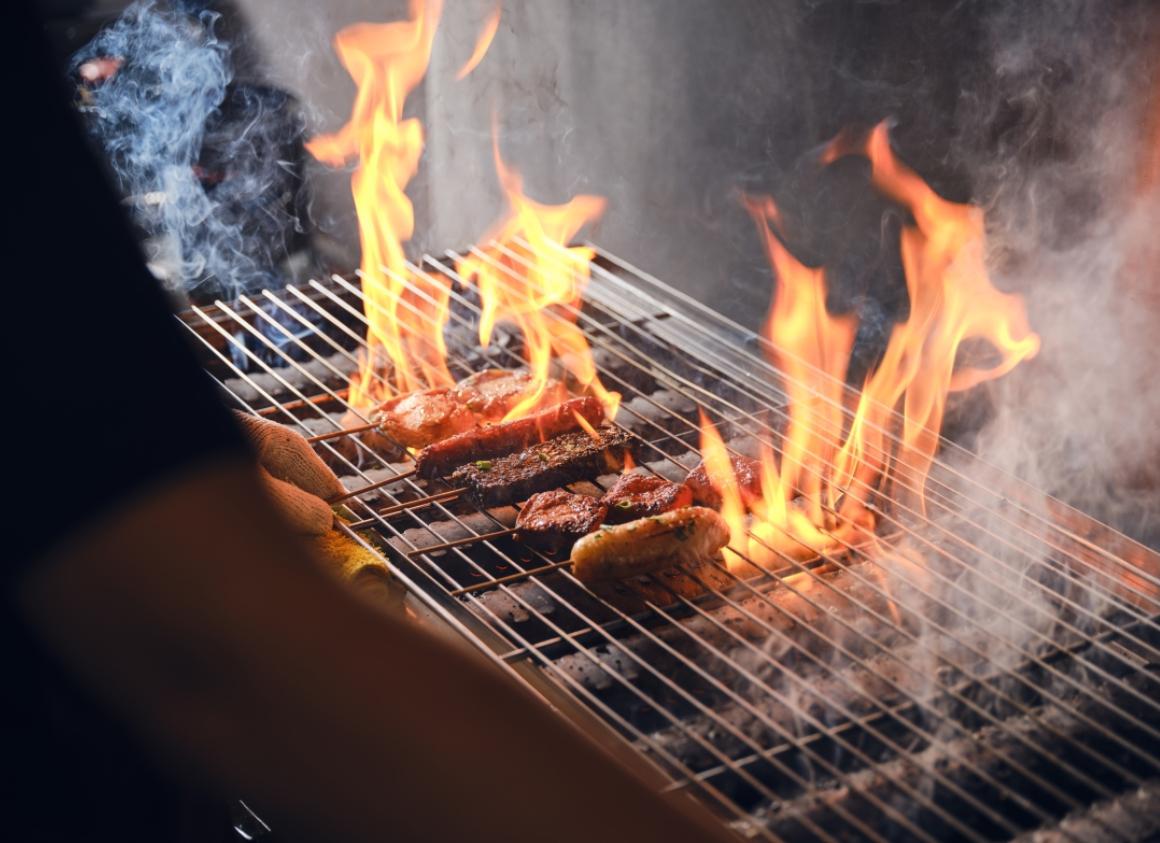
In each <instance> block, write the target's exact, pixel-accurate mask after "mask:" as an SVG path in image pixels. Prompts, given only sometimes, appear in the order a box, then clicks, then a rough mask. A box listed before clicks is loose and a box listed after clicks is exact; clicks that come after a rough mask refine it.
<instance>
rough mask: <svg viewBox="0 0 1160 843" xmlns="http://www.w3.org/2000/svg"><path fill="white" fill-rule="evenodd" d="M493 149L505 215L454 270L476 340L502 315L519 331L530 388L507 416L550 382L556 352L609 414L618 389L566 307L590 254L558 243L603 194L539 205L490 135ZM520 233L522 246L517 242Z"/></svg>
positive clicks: (593, 211)
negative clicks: (604, 376) (470, 286)
mask: <svg viewBox="0 0 1160 843" xmlns="http://www.w3.org/2000/svg"><path fill="white" fill-rule="evenodd" d="M492 149H493V153H494V158H495V169H496V173H497V174H498V175H499V182H500V185H501V187H502V188H503V191H504V195H505V196H506V197H507V201H508V206H509V208H510V214H509V215H508V216H507V217H506V218H505V219H503V220H502V221H501V222H500V223H499V224H498V225H496V226H495V227H494V228H493V229H492V230H491V231H490V232H489V233H488V234H487V236H486V237H485V238H484V240H483V242H485V243H491V244H492V245H490V246H487V247H485V248H484V249H483V250H481V252H480V253H479V254H475V255H471V256H469V257H467V258H465V259H464V260H461V261H460V262H459V263H458V265H457V267H456V268H457V270H458V272H459V274H460V276H461V277H462V278H463V279H464V280H465V281H467V282H468V283H474V284H475V285H476V287H477V288H478V289H479V297H480V303H481V309H482V312H481V314H480V320H479V341H480V344H481V345H483V346H484V347H485V348H486V347H487V345H488V343H489V342H490V341H491V334H492V331H493V330H494V328H495V325H496V323H498V322H501V321H504V320H507V321H511V322H514V323H515V324H516V326H518V328H519V329H520V331H521V333H522V334H523V337H524V353H525V356H526V358H527V361H528V369H529V371H530V372H531V374H532V377H533V381H534V386H533V388H532V389H531V390H530V391H529V393H528V394H527V395H526V396H525V397H524V399H523V400H522V401H521V402H519V403H518V404H517V405H516V406H515V407H513V408H512V410H511V411H510V412H509V413H508V415H507V418H518V417H519V416H522V415H525V414H526V413H527V412H528V411H529V410H530V409H532V408H533V407H535V406H536V404H537V403H538V401H539V398H540V395H541V393H542V392H543V391H544V389H545V387H546V385H547V384H548V383H549V382H550V377H551V376H550V367H551V363H552V360H553V358H558V359H559V362H560V363H561V365H563V366H564V368H566V369H567V370H568V371H569V372H570V373H571V374H572V376H573V378H574V379H575V380H576V381H577V383H579V384H580V386H581V387H582V388H584V389H587V390H590V391H591V392H592V394H593V395H595V396H596V397H597V398H598V399H599V400H600V402H601V403H602V404H604V407H605V413H606V415H607V416H608V418H610V419H611V418H613V417H615V415H616V410H617V408H618V406H619V403H620V395H619V394H618V393H615V392H609V391H608V390H607V389H605V388H604V385H603V384H602V383H601V382H600V378H599V377H598V376H597V373H596V366H595V364H594V363H593V362H592V353H591V350H590V349H589V347H588V340H587V339H586V338H585V337H584V332H583V331H581V330H580V328H579V327H577V325H576V323H575V318H576V317H575V314H574V313H573V312H572V311H571V308H578V307H579V306H580V303H581V298H582V296H583V293H584V288H585V287H586V286H587V284H588V280H589V277H590V274H589V273H590V271H589V266H590V264H591V262H592V258H593V256H594V253H593V251H592V250H591V249H588V248H584V247H579V246H576V247H568V246H566V245H565V244H567V243H568V242H569V241H570V240H571V239H572V238H573V237H574V236H575V235H576V232H578V231H579V230H580V229H581V228H582V227H583V226H584V225H585V224H587V223H589V222H591V221H592V220H595V219H596V218H597V217H599V216H600V214H601V213H603V211H604V205H605V202H604V199H602V198H601V197H599V196H585V195H581V196H574V197H573V198H572V199H570V200H569V201H568V202H566V203H565V204H563V205H543V204H540V203H539V202H536V201H534V200H532V199H529V198H528V197H527V196H525V195H524V192H523V179H522V178H521V177H520V174H519V173H518V172H516V171H515V170H514V169H512V168H510V167H508V166H507V165H506V164H504V161H503V158H502V157H500V152H499V140H498V137H496V136H494V135H493V138H492ZM521 239H522V240H523V241H525V243H526V245H524V244H521V243H519V241H520V240H521ZM513 254H515V255H517V256H516V257H513Z"/></svg>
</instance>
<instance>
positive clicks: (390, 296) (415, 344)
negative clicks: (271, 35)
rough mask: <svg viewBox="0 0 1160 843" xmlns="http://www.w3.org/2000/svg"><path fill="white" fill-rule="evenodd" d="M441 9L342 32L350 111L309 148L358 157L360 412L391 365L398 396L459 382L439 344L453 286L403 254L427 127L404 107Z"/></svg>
mask: <svg viewBox="0 0 1160 843" xmlns="http://www.w3.org/2000/svg"><path fill="white" fill-rule="evenodd" d="M441 9H442V2H441V0H426V2H423V0H412V2H411V4H410V14H411V17H410V19H409V20H403V21H393V22H391V23H358V24H354V25H352V26H348V27H346V28H345V29H343V30H342V31H341V32H339V33H338V35H337V36H335V39H334V47H335V51H336V52H337V53H338V56H339V59H340V60H341V61H342V64H343V67H345V68H346V70H347V72H348V73H350V76H351V78H352V79H353V80H354V82H355V84H356V85H357V88H358V92H357V94H356V97H355V101H354V108H353V110H352V112H351V116H350V120H349V121H347V123H346V125H344V126H343V127H342V128H341V129H339V130H338V131H337V132H334V133H333V134H329V135H322V136H319V137H316V138H314V139H313V140H311V141H310V142H309V143H307V144H306V148H307V149H308V150H309V151H310V153H311V154H312V155H313V156H314V157H315V158H317V159H318V160H319V161H321V162H323V163H325V164H329V165H331V166H333V167H343V166H346V165H348V164H350V163H352V162H355V163H356V167H355V169H354V172H353V173H352V175H351V193H352V194H353V196H354V205H355V211H356V212H357V214H358V225H359V242H360V245H361V247H362V261H361V273H360V274H361V278H362V287H363V295H364V298H365V303H364V311H365V314H366V318H367V347H368V349H369V354H367V355H365V356H364V357H363V358H362V359H361V364H360V367H359V371H358V373H357V374H356V375H355V376H354V377H353V379H352V380H351V384H350V394H349V396H348V402H349V403H350V405H351V406H352V407H353V408H354V409H356V410H363V409H366V408H368V407H371V406H374V405H376V404H378V403H381V401H382V400H383V399H385V398H387V397H389V392H390V387H389V386H388V385H387V381H386V380H385V379H380V378H378V377H376V374H377V373H378V372H385V371H387V370H388V369H389V371H390V374H391V380H392V381H393V384H394V388H395V389H396V390H398V391H399V392H406V391H410V390H414V389H419V388H423V387H427V386H447V385H450V384H451V383H453V380H452V378H451V375H450V373H449V372H448V371H447V366H446V363H445V357H446V349H445V348H444V346H443V325H444V323H445V322H446V318H447V296H448V294H449V287H448V285H447V284H445V283H444V282H442V281H437V280H435V279H432V278H429V277H428V278H425V279H424V278H418V277H415V276H413V274H412V273H411V272H410V270H409V268H408V265H407V260H406V255H405V254H404V251H403V244H404V243H405V242H407V241H408V240H410V239H411V236H412V234H413V233H414V228H415V214H414V207H413V206H412V204H411V200H410V199H409V198H408V197H407V194H406V192H405V190H406V187H407V185H408V183H410V181H411V179H412V178H413V177H414V175H415V172H416V170H417V169H418V166H419V158H420V156H421V155H422V153H423V127H422V125H421V124H420V123H419V121H418V120H417V119H415V118H408V119H404V118H403V106H404V103H405V102H406V99H407V96H408V95H409V94H410V93H411V91H413V90H414V89H415V87H416V86H417V85H418V84H419V82H420V81H421V80H422V78H423V76H424V74H426V72H427V65H428V62H429V61H430V58H431V47H432V44H433V43H434V40H435V29H436V26H437V25H438V22H439V14H440V11H441Z"/></svg>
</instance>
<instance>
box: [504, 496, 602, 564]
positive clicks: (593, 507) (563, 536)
mask: <svg viewBox="0 0 1160 843" xmlns="http://www.w3.org/2000/svg"><path fill="white" fill-rule="evenodd" d="M606 513H607V509H606V508H605V506H604V504H603V503H601V502H600V500H599V499H597V498H594V497H592V496H590V495H575V494H572V493H571V492H568V491H566V490H564V489H552V490H551V491H548V492H539V493H537V494H535V495H532V496H531V497H530V498H528V499H527V501H526V502H525V503H524V506H523V508H522V509H521V510H520V514H519V516H518V517H517V518H516V530H517V531H518V532H517V533H516V539H517V540H518V541H522V542H527V543H528V544H531V545H534V546H536V547H540V548H543V549H544V550H548V551H554V550H559V549H560V548H563V547H568V546H570V545H571V544H572V543H573V542H575V541H576V539H578V538H580V537H581V536H584V535H587V534H588V533H591V532H592V531H593V530H595V529H596V528H597V527H599V526H600V523H601V522H602V521H603V520H604V516H605V514H606Z"/></svg>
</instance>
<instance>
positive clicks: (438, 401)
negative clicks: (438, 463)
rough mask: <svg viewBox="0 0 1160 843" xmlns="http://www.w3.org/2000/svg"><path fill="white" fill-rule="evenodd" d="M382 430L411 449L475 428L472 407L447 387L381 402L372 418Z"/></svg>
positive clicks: (421, 391)
mask: <svg viewBox="0 0 1160 843" xmlns="http://www.w3.org/2000/svg"><path fill="white" fill-rule="evenodd" d="M373 420H374V421H375V423H377V424H378V426H379V429H380V430H382V431H383V433H385V434H387V435H388V436H390V437H391V438H393V439H394V440H395V441H397V442H400V443H402V444H403V445H406V446H407V447H408V448H422V447H424V446H426V445H429V444H431V443H432V442H438V441H439V440H441V439H446V438H447V437H449V436H453V435H455V434H456V433H462V432H464V431H466V430H470V429H471V428H473V427H475V423H476V419H475V416H474V415H473V414H472V412H471V410H469V409H468V408H467V407H465V406H464V405H463V404H461V403H460V402H459V401H458V400H456V398H455V394H454V391H453V390H452V389H448V388H445V387H439V388H435V389H423V390H420V391H418V392H408V393H407V394H405V395H399V396H397V397H395V398H391V399H390V400H388V401H386V402H384V403H383V404H381V405H380V406H379V408H378V410H377V411H376V412H375V415H374V417H373Z"/></svg>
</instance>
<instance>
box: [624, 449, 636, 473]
mask: <svg viewBox="0 0 1160 843" xmlns="http://www.w3.org/2000/svg"><path fill="white" fill-rule="evenodd" d="M635 470H636V460H634V459H633V458H632V451H630V450H628V448H625V449H624V473H625V474H630V473H632V472H633V471H635Z"/></svg>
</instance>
